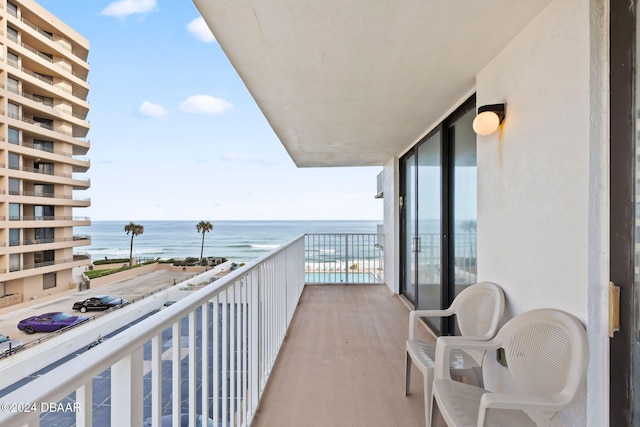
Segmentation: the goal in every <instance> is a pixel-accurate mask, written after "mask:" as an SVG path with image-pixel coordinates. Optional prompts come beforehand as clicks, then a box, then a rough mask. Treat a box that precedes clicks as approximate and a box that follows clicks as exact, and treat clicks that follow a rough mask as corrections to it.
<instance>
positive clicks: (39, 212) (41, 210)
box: [33, 205, 55, 220]
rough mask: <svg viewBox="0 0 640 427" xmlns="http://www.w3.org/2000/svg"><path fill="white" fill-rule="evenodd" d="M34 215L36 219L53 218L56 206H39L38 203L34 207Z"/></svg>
mask: <svg viewBox="0 0 640 427" xmlns="http://www.w3.org/2000/svg"><path fill="white" fill-rule="evenodd" d="M33 215H34V216H35V219H36V220H43V219H44V220H47V219H53V218H54V216H55V208H54V207H53V206H47V205H44V206H39V205H36V206H34V207H33Z"/></svg>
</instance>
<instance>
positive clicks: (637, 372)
mask: <svg viewBox="0 0 640 427" xmlns="http://www.w3.org/2000/svg"><path fill="white" fill-rule="evenodd" d="M634 7H635V8H636V9H637V5H634ZM634 12H636V13H635V21H636V22H635V25H636V33H635V38H636V40H635V50H636V52H635V61H636V62H635V80H636V81H635V85H634V89H635V93H634V97H635V106H636V110H637V111H636V114H634V115H633V117H634V118H635V126H634V129H640V128H638V126H640V116H638V115H639V114H640V107H638V106H640V103H639V102H640V90H638V84H640V73H638V70H640V56H639V54H638V48H639V47H640V45H639V44H638V43H639V42H640V31H638V30H637V29H638V28H640V27H638V25H640V17H639V16H638V14H637V10H635V11H634ZM634 148H635V153H634V154H635V162H633V164H634V165H635V168H634V171H633V173H634V175H635V177H634V178H635V179H634V180H633V182H635V191H634V192H633V194H634V195H635V200H634V201H633V206H635V215H634V216H635V227H634V230H635V233H634V245H633V252H634V254H633V259H634V278H633V304H632V306H631V311H632V316H633V323H632V327H631V328H630V329H631V339H632V344H631V349H630V352H631V372H632V382H631V390H632V394H631V406H632V408H631V420H632V423H633V426H634V427H640V393H639V392H638V390H640V307H639V301H640V185H638V184H639V182H638V180H640V134H639V133H638V132H636V133H635V141H634Z"/></svg>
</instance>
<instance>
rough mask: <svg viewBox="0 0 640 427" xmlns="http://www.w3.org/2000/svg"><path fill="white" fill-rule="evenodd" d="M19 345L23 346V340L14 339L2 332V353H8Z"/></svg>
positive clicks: (0, 349)
mask: <svg viewBox="0 0 640 427" xmlns="http://www.w3.org/2000/svg"><path fill="white" fill-rule="evenodd" d="M19 347H22V341H18V340H12V339H10V338H9V337H8V336H6V335H2V334H0V353H6V352H7V351H9V350H15V349H17V348H19Z"/></svg>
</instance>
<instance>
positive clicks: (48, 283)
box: [42, 273, 56, 290]
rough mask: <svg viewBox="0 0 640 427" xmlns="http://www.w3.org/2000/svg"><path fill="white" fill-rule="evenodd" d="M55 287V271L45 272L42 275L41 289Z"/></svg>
mask: <svg viewBox="0 0 640 427" xmlns="http://www.w3.org/2000/svg"><path fill="white" fill-rule="evenodd" d="M55 287H56V273H46V274H43V275H42V290H45V289H51V288H55Z"/></svg>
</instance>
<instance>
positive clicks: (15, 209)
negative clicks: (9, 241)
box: [9, 203, 20, 221]
mask: <svg viewBox="0 0 640 427" xmlns="http://www.w3.org/2000/svg"><path fill="white" fill-rule="evenodd" d="M19 220H20V204H19V203H9V221H19Z"/></svg>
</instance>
